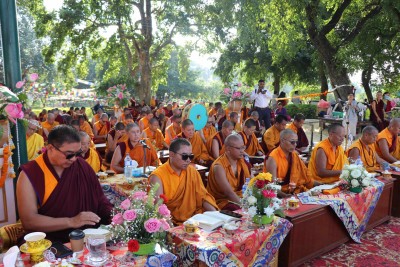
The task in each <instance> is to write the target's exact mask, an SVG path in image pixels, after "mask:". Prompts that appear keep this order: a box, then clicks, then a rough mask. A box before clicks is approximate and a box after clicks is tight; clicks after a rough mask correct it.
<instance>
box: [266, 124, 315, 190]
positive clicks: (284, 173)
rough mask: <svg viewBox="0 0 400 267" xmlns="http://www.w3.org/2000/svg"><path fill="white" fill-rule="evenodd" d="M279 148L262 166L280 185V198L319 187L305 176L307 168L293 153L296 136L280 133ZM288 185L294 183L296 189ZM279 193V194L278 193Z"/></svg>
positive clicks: (285, 132) (289, 133)
mask: <svg viewBox="0 0 400 267" xmlns="http://www.w3.org/2000/svg"><path fill="white" fill-rule="evenodd" d="M280 140H281V142H280V143H279V146H278V147H277V148H276V149H274V150H273V151H272V152H271V153H270V154H269V157H268V159H267V160H266V162H265V165H264V171H267V172H269V173H271V175H272V176H273V177H275V178H277V180H278V181H280V182H279V183H280V184H281V185H282V189H281V191H282V196H284V197H287V194H293V193H296V194H297V193H301V192H304V191H308V189H310V188H312V187H314V186H316V185H319V184H320V183H318V182H316V181H314V180H313V178H312V177H310V176H308V175H307V167H306V165H305V164H304V162H303V161H302V160H301V159H300V157H299V155H298V154H297V153H296V152H295V150H296V143H297V141H298V140H297V134H296V133H295V132H294V131H292V130H290V129H286V130H283V131H281V132H280ZM290 183H295V184H296V187H295V188H294V187H289V184H290ZM278 193H279V192H278Z"/></svg>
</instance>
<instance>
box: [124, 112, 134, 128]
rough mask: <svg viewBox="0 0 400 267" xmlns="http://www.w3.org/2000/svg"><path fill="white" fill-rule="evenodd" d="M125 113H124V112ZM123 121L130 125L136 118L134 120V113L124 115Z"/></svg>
mask: <svg viewBox="0 0 400 267" xmlns="http://www.w3.org/2000/svg"><path fill="white" fill-rule="evenodd" d="M122 115H123V114H122ZM122 123H123V124H124V125H125V126H126V125H128V124H129V123H134V120H133V116H132V114H130V113H129V114H126V115H125V117H124V119H123V120H122Z"/></svg>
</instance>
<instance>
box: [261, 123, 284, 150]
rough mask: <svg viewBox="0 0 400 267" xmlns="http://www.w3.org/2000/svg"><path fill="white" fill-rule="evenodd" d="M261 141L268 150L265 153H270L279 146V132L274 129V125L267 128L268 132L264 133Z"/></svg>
mask: <svg viewBox="0 0 400 267" xmlns="http://www.w3.org/2000/svg"><path fill="white" fill-rule="evenodd" d="M263 141H264V143H265V145H266V146H267V149H268V151H266V152H271V151H272V150H274V148H276V147H278V146H279V141H280V132H279V131H278V129H276V127H275V126H274V125H272V126H271V127H269V129H268V130H266V131H265V133H264V136H263Z"/></svg>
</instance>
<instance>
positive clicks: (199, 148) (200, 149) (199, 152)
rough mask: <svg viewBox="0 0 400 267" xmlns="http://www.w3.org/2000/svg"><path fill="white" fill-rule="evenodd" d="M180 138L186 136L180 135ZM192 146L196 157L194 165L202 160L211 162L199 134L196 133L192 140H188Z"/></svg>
mask: <svg viewBox="0 0 400 267" xmlns="http://www.w3.org/2000/svg"><path fill="white" fill-rule="evenodd" d="M177 137H179V138H186V136H185V135H184V134H183V132H182V133H180V134H178V135H177ZM186 139H187V140H189V142H190V143H191V144H192V153H193V155H194V159H193V161H192V162H193V163H198V162H199V160H200V159H202V160H204V161H208V160H211V157H210V155H209V154H208V152H207V147H206V145H205V144H204V143H203V140H202V139H201V137H200V134H199V132H195V133H194V135H193V137H192V138H191V139H189V138H186Z"/></svg>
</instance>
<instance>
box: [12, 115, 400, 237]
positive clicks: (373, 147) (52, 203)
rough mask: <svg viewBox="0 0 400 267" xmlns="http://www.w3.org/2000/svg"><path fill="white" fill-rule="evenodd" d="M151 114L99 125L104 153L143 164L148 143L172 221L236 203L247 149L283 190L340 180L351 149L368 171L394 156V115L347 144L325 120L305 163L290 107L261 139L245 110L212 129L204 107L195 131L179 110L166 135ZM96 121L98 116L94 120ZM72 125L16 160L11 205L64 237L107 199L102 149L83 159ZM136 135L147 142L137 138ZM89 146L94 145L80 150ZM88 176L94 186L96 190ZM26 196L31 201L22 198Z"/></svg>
mask: <svg viewBox="0 0 400 267" xmlns="http://www.w3.org/2000/svg"><path fill="white" fill-rule="evenodd" d="M147 112H148V113H147ZM150 114H151V111H150V112H149V111H146V112H145V113H144V114H143V117H142V118H140V120H139V121H138V123H134V122H133V121H130V118H129V114H126V116H125V119H124V120H121V121H119V122H117V123H116V124H115V126H114V127H113V128H112V129H111V128H110V130H109V131H108V132H107V134H106V142H107V155H110V158H111V164H110V167H111V169H113V170H114V171H116V172H117V173H122V172H123V162H124V157H125V156H126V155H130V157H131V158H132V159H134V160H136V161H137V162H138V163H139V166H143V164H144V154H143V153H144V151H146V161H147V162H146V163H147V165H153V166H158V167H157V169H156V170H155V171H154V172H153V173H152V174H151V176H150V177H149V182H150V184H155V183H158V184H159V185H160V186H159V188H158V192H157V195H158V196H159V195H161V194H163V195H164V196H165V197H166V198H167V199H168V201H167V206H168V208H169V209H170V210H171V215H172V219H173V222H174V223H175V224H181V223H182V222H184V221H185V220H187V219H188V218H190V217H191V216H192V215H194V214H196V213H200V212H203V211H207V210H218V209H228V210H236V209H238V208H239V206H238V205H237V203H240V198H241V197H242V195H241V188H242V186H243V184H244V182H245V179H246V178H248V177H250V176H251V172H250V166H249V162H247V161H246V160H245V156H251V155H264V154H267V155H268V157H267V159H266V160H265V164H264V171H268V172H270V173H271V174H272V175H273V176H274V177H275V178H277V180H278V181H279V182H280V184H281V185H282V190H281V192H279V195H280V196H282V197H286V196H288V195H291V194H293V193H299V192H303V191H306V190H308V189H309V188H311V187H313V186H315V185H317V184H320V183H331V182H335V181H337V180H339V176H340V174H341V170H342V168H343V166H344V164H346V163H348V161H349V159H351V160H356V159H358V158H360V159H361V160H362V161H363V163H364V165H365V166H366V167H367V169H368V171H371V172H372V171H375V170H376V169H379V168H380V165H382V164H383V163H384V162H388V163H393V162H395V161H397V160H399V158H400V145H399V139H398V138H397V137H398V134H399V133H400V119H399V118H396V119H393V120H392V121H391V122H390V124H389V126H388V127H387V128H386V129H384V130H383V131H382V132H380V133H378V131H377V130H376V128H374V127H373V126H367V127H365V128H364V129H363V132H362V135H361V137H360V139H359V140H357V141H356V142H354V143H353V144H352V146H351V147H350V148H349V149H348V150H347V151H344V149H343V148H342V143H343V141H344V138H345V129H344V128H343V127H342V126H341V125H336V124H334V125H331V127H330V128H329V130H328V138H326V139H325V140H322V141H321V142H320V143H318V144H317V145H316V146H315V147H314V149H313V151H312V153H311V157H310V161H309V163H308V166H306V165H305V164H304V162H303V161H302V160H301V159H300V157H299V154H298V151H299V150H302V149H303V148H304V147H306V145H305V144H306V142H305V140H304V130H303V129H302V124H303V123H304V119H305V118H304V116H303V115H301V114H298V115H296V116H295V117H294V122H292V123H291V124H289V125H287V122H288V121H287V118H286V117H285V116H280V115H279V116H277V117H276V119H275V122H274V125H273V126H271V128H269V129H267V130H266V131H265V133H264V134H263V136H262V142H261V143H264V144H265V147H263V145H262V144H260V142H259V141H258V140H257V137H256V135H255V133H254V132H255V130H256V127H257V125H256V124H257V123H256V121H255V120H254V119H252V118H249V119H247V120H246V121H245V122H244V123H243V124H242V130H241V131H239V132H235V133H233V129H234V128H235V127H236V125H235V124H234V122H233V121H231V120H230V119H227V120H225V121H224V122H223V123H222V127H221V128H220V130H219V131H216V129H215V128H213V124H212V123H213V115H211V116H210V117H209V121H208V123H207V126H206V127H205V128H204V129H202V130H201V131H195V130H194V125H193V122H192V121H190V120H189V119H185V120H183V121H182V118H181V115H180V114H179V112H176V113H175V114H173V115H172V116H171V117H170V118H169V119H168V120H169V121H170V125H169V126H167V127H166V129H165V136H164V135H163V134H162V132H161V130H160V129H159V128H158V125H159V121H158V120H157V119H155V118H154V119H153V115H150ZM48 117H49V116H48ZM98 117H99V118H100V119H101V118H106V115H103V114H99V115H98ZM127 119H128V120H129V121H126V120H127ZM104 121H105V120H104ZM104 121H103V122H104ZM96 123H99V121H97V122H95V123H94V125H96ZM83 124H85V123H83ZM100 124H101V123H100ZM106 124H107V123H106ZM32 125H35V123H33V122H32V123H30V124H29V128H28V129H27V135H29V133H28V131H29V130H30V131H31V132H33V133H34V132H35V131H36V128H37V126H36V128H35V126H32ZM71 125H72V126H68V125H60V126H56V127H54V128H53V129H51V130H50V131H49V133H48V136H47V137H48V139H47V145H46V149H45V150H44V151H43V153H41V154H40V155H39V156H37V157H36V158H35V159H34V160H32V161H30V162H29V163H27V164H26V165H23V166H22V167H21V170H22V172H21V174H20V177H19V178H20V179H19V180H18V185H17V198H18V208H19V212H20V215H21V220H22V223H23V225H24V228H25V229H26V230H27V231H44V232H50V233H52V234H50V237H52V236H53V237H54V238H57V239H62V238H67V236H65V233H67V231H68V230H70V229H72V228H81V227H88V226H93V225H96V224H98V223H100V222H101V223H105V222H106V221H107V220H109V215H110V210H111V207H112V206H111V205H110V204H109V203H108V202H107V200H106V199H105V197H104V194H102V192H101V188H100V185H99V182H98V180H97V179H96V177H95V172H96V169H97V167H98V166H95V165H96V164H98V163H99V165H100V167H101V162H102V161H101V160H100V159H99V158H98V160H89V158H92V156H93V157H95V158H96V157H98V153H97V152H96V151H95V150H94V149H93V148H92V146H93V139H92V138H91V137H90V135H89V134H88V133H87V132H86V131H84V128H81V127H80V126H82V124H81V123H80V122H79V121H78V124H77V125H74V124H73V123H71ZM31 126H32V127H31ZM77 126H79V127H77ZM160 132H161V135H162V137H163V138H162V140H161V139H160V138H161V135H159V133H160ZM156 133H158V135H159V136H160V138H159V139H160V140H159V142H160V146H161V143H162V146H163V148H164V147H165V148H168V150H169V160H168V161H167V162H166V163H164V164H162V165H161V166H159V164H160V162H159V159H158V157H157V153H156V151H157V146H156V144H157V137H154V138H152V137H153V135H154V136H156V135H157V134H156ZM301 139H303V140H301ZM28 140H29V137H28ZM141 140H143V141H144V142H145V143H146V145H147V146H148V147H149V148H148V149H146V150H145V149H144V148H143V143H142V142H140V141H141ZM307 142H308V141H307ZM28 147H29V144H28ZM85 150H86V151H85ZM88 152H90V155H91V154H92V153H93V155H92V156H87V155H86V153H88ZM106 157H107V156H106ZM194 163H195V164H200V165H205V166H210V172H209V176H208V183H207V186H204V184H203V182H202V180H201V177H200V174H199V173H198V172H197V171H196V169H195V166H194ZM100 167H99V168H100ZM89 169H90V171H89ZM72 176H73V178H72ZM77 177H78V178H77ZM64 178H65V179H64ZM76 179H79V180H76ZM74 182H75V183H78V184H79V183H83V186H82V187H79V188H76V185H75V184H74ZM93 183H94V184H95V185H93ZM289 183H296V188H294V189H293V188H291V187H289V186H288V185H289ZM91 185H92V186H95V187H94V188H95V189H94V190H93V189H92V188H91V187H90V186H91ZM92 191H93V192H92ZM56 193H57V194H56ZM71 195H72V196H71ZM66 201H67V202H68V201H70V202H71V203H69V204H70V205H71V206H70V207H65V205H66V204H65V203H64V202H66ZM28 202H29V203H30V204H26V203H28ZM60 203H61V204H60ZM82 203H85V205H83V204H82ZM57 205H61V206H57ZM60 207H65V208H66V210H67V211H68V212H67V211H63V210H60ZM59 218H63V219H64V221H63V220H60V219H59ZM66 218H67V219H66Z"/></svg>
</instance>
